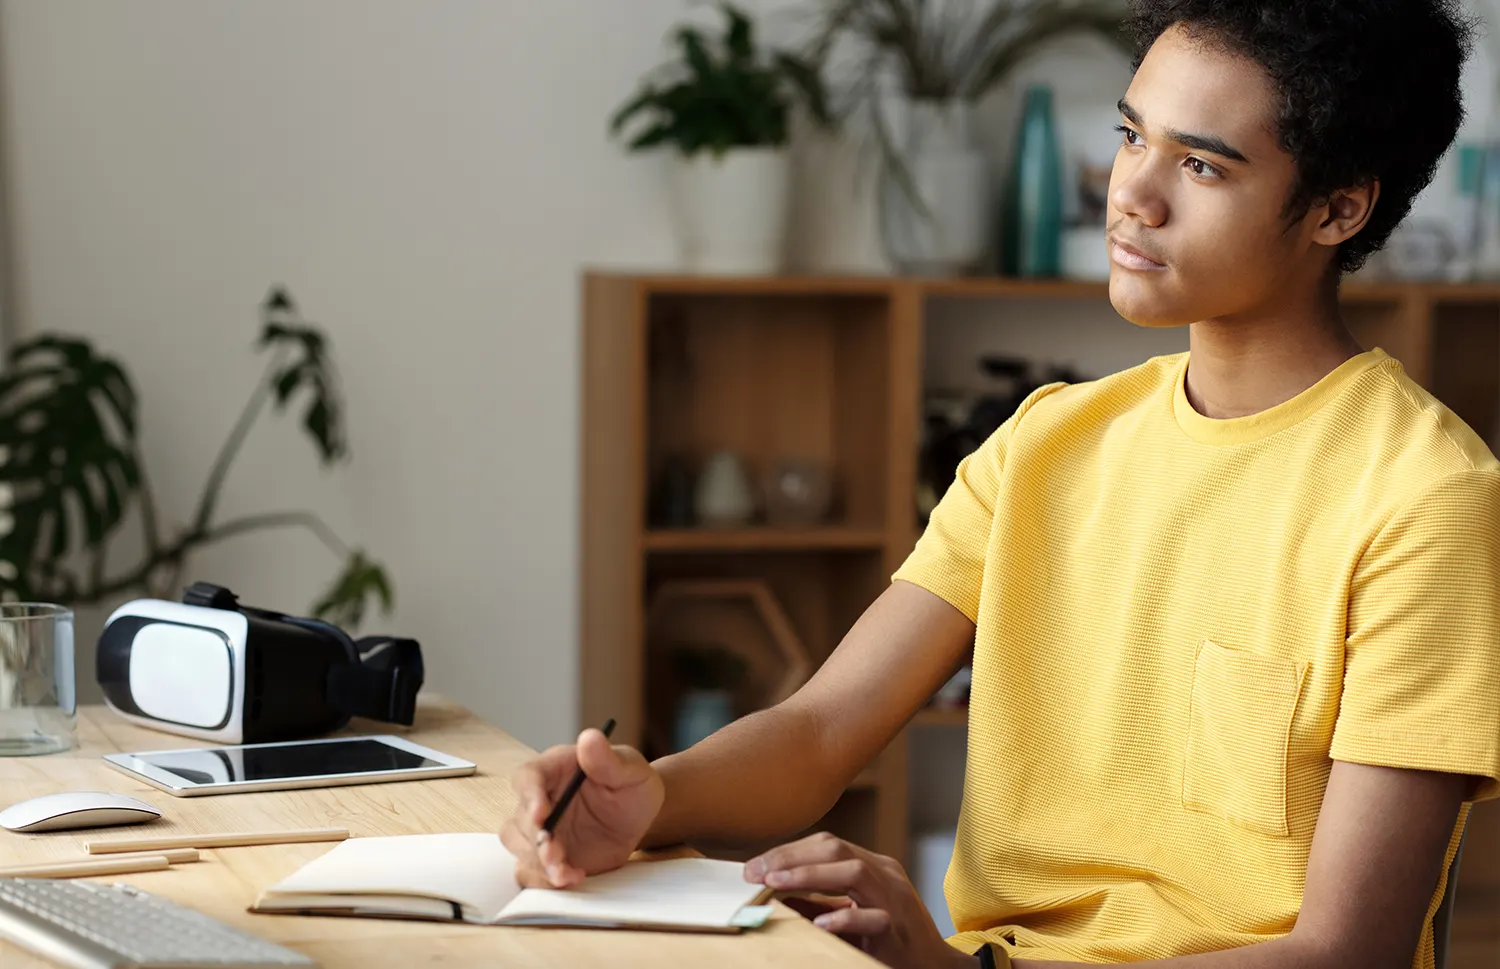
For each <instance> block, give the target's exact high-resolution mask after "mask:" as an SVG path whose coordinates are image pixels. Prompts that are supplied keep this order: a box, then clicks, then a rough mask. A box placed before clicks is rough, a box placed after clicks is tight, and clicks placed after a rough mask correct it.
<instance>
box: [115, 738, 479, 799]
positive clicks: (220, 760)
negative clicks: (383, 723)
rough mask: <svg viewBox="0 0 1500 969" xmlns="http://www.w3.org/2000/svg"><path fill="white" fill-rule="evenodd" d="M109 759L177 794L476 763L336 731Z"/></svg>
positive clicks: (426, 773) (330, 781) (370, 778)
mask: <svg viewBox="0 0 1500 969" xmlns="http://www.w3.org/2000/svg"><path fill="white" fill-rule="evenodd" d="M104 761H105V763H107V764H109V766H111V767H113V768H114V769H115V770H118V771H123V772H124V773H126V774H129V775H131V776H132V777H136V778H139V779H140V780H143V781H145V782H146V783H147V784H150V785H151V786H152V787H156V788H160V789H161V790H163V791H166V792H167V793H168V794H172V795H175V796H177V797H199V796H202V795H205V794H239V793H242V792H245V791H286V790H293V789H296V788H305V787H339V786H342V785H346V784H380V783H384V782H387V781H420V780H426V779H427V778H431V777H459V776H462V775H465V774H472V773H474V765H473V764H471V763H469V762H468V761H466V760H460V759H459V758H457V757H450V756H448V755H447V754H443V753H439V752H438V751H436V750H432V749H430V748H428V747H423V746H422V745H421V744H414V743H412V742H411V741H410V740H407V739H406V738H404V737H393V736H389V735H378V736H373V737H332V738H326V739H323V740H292V741H288V742H286V743H279V744H240V745H237V746H233V747H196V748H191V749H187V750H148V751H145V752H142V753H135V754H105V755H104Z"/></svg>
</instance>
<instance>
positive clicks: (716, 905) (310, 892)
mask: <svg viewBox="0 0 1500 969" xmlns="http://www.w3.org/2000/svg"><path fill="white" fill-rule="evenodd" d="M768 896H769V892H768V890H766V889H764V888H762V886H760V885H751V884H748V883H746V882H745V880H744V876H743V874H742V866H740V865H739V864H736V863H734V862H727V861H711V860H709V859H707V858H681V859H675V860H672V861H652V862H631V863H629V864H626V865H625V866H624V867H623V868H619V869H616V870H615V871H612V872H607V873H605V874H602V875H594V876H593V877H591V878H588V879H586V880H585V881H584V883H583V884H582V885H580V886H578V887H577V888H571V889H568V890H566V891H553V890H549V889H537V888H527V889H522V888H521V887H520V886H519V885H517V884H516V878H515V858H514V857H513V856H512V855H511V853H510V852H509V851H507V850H506V849H505V846H504V845H502V844H501V843H500V838H499V837H498V836H497V835H494V834H414V835H404V836H401V837H394V838H351V839H350V840H348V841H343V842H340V843H339V844H338V846H337V847H335V848H334V849H333V850H332V851H329V852H328V853H327V854H325V855H323V856H322V857H320V858H317V859H315V860H313V861H311V862H309V863H308V864H306V865H304V866H303V867H302V868H300V869H298V870H297V871H296V872H293V873H292V875H291V876H290V877H288V878H286V879H283V880H282V881H281V882H279V883H277V884H275V885H272V886H271V887H270V888H268V889H266V890H265V891H263V892H261V893H260V897H258V898H257V899H256V900H255V904H254V905H252V906H251V907H250V909H251V911H254V912H284V913H297V914H305V915H366V916H373V917H377V918H378V917H386V918H423V919H443V920H453V921H462V922H476V923H480V924H485V925H569V926H583V927H593V928H629V929H666V930H671V931H689V932H735V931H738V930H739V929H740V928H753V927H755V926H757V925H760V924H761V923H762V922H764V921H765V919H766V917H767V915H768V914H769V910H767V909H762V908H758V907H753V906H755V903H756V902H758V901H760V900H762V899H763V898H765V897H768Z"/></svg>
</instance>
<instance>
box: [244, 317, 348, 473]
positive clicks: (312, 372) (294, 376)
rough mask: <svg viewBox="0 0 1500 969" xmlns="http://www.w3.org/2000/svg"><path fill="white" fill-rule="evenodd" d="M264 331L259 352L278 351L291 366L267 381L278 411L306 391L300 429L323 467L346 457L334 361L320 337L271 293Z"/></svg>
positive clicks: (288, 365) (286, 366) (325, 343)
mask: <svg viewBox="0 0 1500 969" xmlns="http://www.w3.org/2000/svg"><path fill="white" fill-rule="evenodd" d="M262 314H263V316H264V317H265V325H264V327H263V329H262V330H261V335H260V346H261V348H262V349H264V348H267V347H272V348H279V349H283V350H285V351H286V352H287V356H288V357H290V360H289V361H288V362H287V363H286V364H285V365H284V366H283V367H281V368H280V369H279V370H278V371H277V372H276V374H275V375H274V376H273V378H272V387H273V388H274V389H275V393H276V406H277V408H285V407H286V405H287V403H288V402H289V401H290V400H291V399H292V397H293V396H294V395H295V394H296V393H297V391H299V390H301V389H303V388H307V389H308V390H309V391H310V399H309V400H308V403H307V410H306V412H305V413H304V414H303V415H302V426H303V427H304V428H306V429H307V432H308V434H310V435H312V438H313V440H314V441H315V442H316V443H317V445H318V452H319V454H320V455H321V456H322V458H323V463H324V464H332V463H333V462H334V461H337V460H338V459H340V458H342V457H344V456H345V455H346V454H347V453H348V445H347V442H346V441H345V439H344V421H343V414H344V402H343V400H342V399H341V398H340V397H339V393H338V383H337V381H336V380H335V379H334V371H333V361H332V360H330V359H329V357H328V343H327V340H325V339H324V337H323V334H322V333H319V332H318V331H317V330H315V329H314V328H312V327H310V326H308V325H306V324H304V323H303V322H302V321H301V317H300V316H299V315H298V313H297V307H296V305H295V304H294V303H293V302H292V299H291V297H290V296H288V295H287V293H286V291H285V290H282V289H277V290H274V291H273V292H272V293H271V295H270V296H269V297H267V299H266V302H265V305H264V306H263V307H262Z"/></svg>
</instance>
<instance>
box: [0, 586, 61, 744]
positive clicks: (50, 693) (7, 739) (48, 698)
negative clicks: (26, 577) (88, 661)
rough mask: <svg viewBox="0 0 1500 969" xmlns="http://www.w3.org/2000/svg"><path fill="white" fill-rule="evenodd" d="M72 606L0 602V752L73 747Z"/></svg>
mask: <svg viewBox="0 0 1500 969" xmlns="http://www.w3.org/2000/svg"><path fill="white" fill-rule="evenodd" d="M76 710H77V698H76V696H75V693H74V680H73V611H72V610H71V609H66V608H64V607H62V606H54V605H48V604H46V603H39V602H8V603H0V757H24V756H27V755H30V754H52V753H56V752H58V751H60V750H67V749H69V748H71V747H72V746H73V742H74V740H73V738H74V729H75V716H76Z"/></svg>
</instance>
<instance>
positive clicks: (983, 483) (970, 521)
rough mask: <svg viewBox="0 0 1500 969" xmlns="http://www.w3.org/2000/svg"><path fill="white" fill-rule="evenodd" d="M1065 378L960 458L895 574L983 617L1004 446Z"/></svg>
mask: <svg viewBox="0 0 1500 969" xmlns="http://www.w3.org/2000/svg"><path fill="white" fill-rule="evenodd" d="M1065 386H1067V384H1064V383H1053V384H1047V385H1045V386H1043V387H1038V388H1037V389H1036V390H1034V391H1032V392H1031V393H1030V394H1029V395H1027V397H1026V399H1025V400H1023V401H1022V402H1021V406H1019V407H1017V408H1016V412H1015V413H1014V414H1012V415H1011V416H1010V418H1009V419H1008V420H1007V421H1006V422H1005V423H1004V424H1001V425H1000V428H999V429H998V430H996V431H995V433H993V434H991V435H990V436H989V438H988V439H987V440H986V441H985V442H984V443H983V444H981V445H980V446H979V448H978V449H977V450H975V451H974V453H973V454H970V455H969V456H968V457H966V458H964V459H963V461H961V462H959V465H958V473H957V475H956V476H955V477H954V479H953V484H951V485H949V487H948V490H947V491H946V492H944V494H943V498H942V500H941V501H939V502H938V504H937V507H936V508H934V509H933V511H932V517H931V518H930V519H929V520H928V522H927V528H926V530H925V531H923V532H922V537H921V538H919V539H918V540H917V547H916V548H915V549H914V550H913V551H912V553H911V555H909V556H907V559H906V561H905V562H904V563H902V565H901V567H900V568H899V569H897V570H896V574H895V575H893V576H892V578H893V579H900V580H902V581H904V582H910V583H912V584H914V585H919V586H921V587H922V588H924V589H926V590H927V591H928V592H931V593H932V594H934V595H936V596H939V597H941V598H942V599H944V600H945V601H947V602H948V603H949V604H950V605H952V606H953V607H954V608H955V609H957V610H959V611H960V612H962V613H963V614H964V615H965V616H968V617H969V621H970V622H978V621H979V589H980V585H981V584H982V582H983V579H984V562H985V553H986V550H987V549H988V547H989V540H990V525H991V524H992V523H993V522H994V520H995V503H996V501H998V500H999V499H1000V495H999V491H1000V472H1001V468H1002V467H1003V466H1004V464H1005V453H1006V449H1007V447H1008V446H1009V444H1010V440H1011V437H1012V436H1013V435H1014V434H1015V432H1016V428H1017V427H1018V426H1019V425H1020V422H1021V418H1023V417H1024V416H1025V415H1026V412H1027V411H1028V410H1030V409H1031V408H1032V406H1033V405H1035V404H1036V402H1037V401H1039V400H1041V399H1042V398H1043V397H1045V396H1046V395H1047V394H1050V393H1051V392H1053V391H1054V390H1057V389H1059V388H1061V387H1065Z"/></svg>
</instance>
